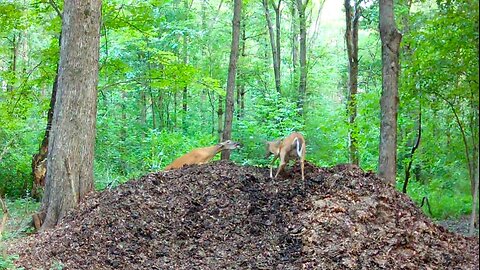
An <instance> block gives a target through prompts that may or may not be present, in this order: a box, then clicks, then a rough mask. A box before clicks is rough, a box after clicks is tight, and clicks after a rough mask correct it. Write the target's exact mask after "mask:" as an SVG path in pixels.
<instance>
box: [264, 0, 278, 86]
mask: <svg viewBox="0 0 480 270" xmlns="http://www.w3.org/2000/svg"><path fill="white" fill-rule="evenodd" d="M263 9H264V12H265V19H266V21H267V27H268V34H269V37H270V47H271V48H272V59H273V73H274V76H275V89H276V90H277V92H278V93H280V94H281V86H280V62H279V61H278V59H279V55H278V52H279V49H278V48H277V45H276V41H275V33H274V32H273V26H272V20H271V19H270V11H269V9H268V0H263ZM277 34H279V31H278V30H277ZM277 38H279V37H277Z"/></svg>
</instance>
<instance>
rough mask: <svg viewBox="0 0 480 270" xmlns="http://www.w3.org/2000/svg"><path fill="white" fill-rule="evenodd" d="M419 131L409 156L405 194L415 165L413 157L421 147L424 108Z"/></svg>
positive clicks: (419, 114) (420, 115)
mask: <svg viewBox="0 0 480 270" xmlns="http://www.w3.org/2000/svg"><path fill="white" fill-rule="evenodd" d="M417 130H418V131H417V140H416V141H415V144H414V145H413V146H412V149H411V151H410V155H409V156H408V158H409V159H410V160H409V161H408V164H407V167H406V168H405V181H403V188H402V192H403V193H407V187H408V181H409V180H410V169H411V168H412V163H413V155H414V154H415V151H416V150H417V149H418V146H420V140H421V138H422V106H420V108H419V112H418V129H417ZM417 181H418V180H417Z"/></svg>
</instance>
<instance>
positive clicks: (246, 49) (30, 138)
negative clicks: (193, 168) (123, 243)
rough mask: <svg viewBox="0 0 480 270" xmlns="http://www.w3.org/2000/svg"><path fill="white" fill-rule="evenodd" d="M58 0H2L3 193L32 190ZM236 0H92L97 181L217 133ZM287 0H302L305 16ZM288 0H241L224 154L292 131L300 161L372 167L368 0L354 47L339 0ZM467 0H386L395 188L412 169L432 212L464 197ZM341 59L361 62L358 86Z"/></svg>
mask: <svg viewBox="0 0 480 270" xmlns="http://www.w3.org/2000/svg"><path fill="white" fill-rule="evenodd" d="M61 2H62V1H57V2H55V1H52V0H49V1H46V0H45V1H31V0H21V1H8V0H2V1H0V23H1V27H0V55H1V57H0V83H1V84H0V195H1V196H2V197H3V196H5V197H6V198H7V199H9V200H18V201H22V200H27V201H28V200H30V199H28V198H31V197H32V189H33V175H32V158H33V155H35V154H37V153H38V152H39V149H40V150H41V144H42V140H43V139H44V136H45V128H46V126H47V118H48V117H47V116H48V113H49V107H50V102H51V97H52V89H53V84H54V81H55V75H56V71H57V64H58V60H59V38H60V32H61V10H62V8H63V7H62V3H61ZM232 2H233V1H224V0H205V1H195V0H182V1H164V0H163V1H162V0H145V1H133V0H105V1H103V5H102V24H101V39H100V65H99V70H100V72H99V74H100V75H99V85H98V112H97V134H96V144H95V162H94V166H95V167H94V173H95V186H96V188H97V189H105V188H108V187H114V186H117V185H118V184H120V183H123V182H125V181H127V180H129V179H132V178H135V177H138V176H141V175H144V174H146V173H148V172H153V171H159V170H162V169H163V168H164V167H165V166H166V165H167V164H169V163H170V162H171V161H172V160H173V159H174V158H176V157H178V156H180V155H181V154H183V153H185V152H187V151H189V150H190V149H192V148H195V147H201V146H206V145H211V144H215V143H216V142H218V141H219V140H220V139H221V137H222V132H223V121H224V113H225V101H226V99H225V98H226V97H225V93H226V92H225V88H226V83H227V73H228V64H229V54H230V50H231V37H232V33H231V31H232V13H233V12H232V11H233V3H232ZM296 2H300V4H302V5H303V7H304V15H305V16H304V17H303V18H305V20H304V27H303V26H302V25H303V24H302V20H301V19H300V18H302V16H299V14H298V11H299V10H298V9H297V8H296V7H297V6H298V5H297V4H298V3H296ZM296 2H294V1H293V0H277V1H251V0H250V1H243V8H242V15H241V25H240V29H241V31H240V49H239V50H240V51H239V59H238V66H237V77H236V87H235V96H234V119H233V128H232V138H233V139H234V140H237V141H240V142H242V144H243V148H242V149H240V150H239V151H235V152H233V153H232V155H231V159H232V160H233V161H235V162H236V163H238V164H241V165H258V166H265V165H266V164H268V163H269V160H266V159H265V158H264V156H265V145H264V142H265V141H266V140H272V139H276V138H280V137H282V136H284V135H287V134H288V133H289V132H291V131H301V132H302V133H303V134H304V135H305V137H306V140H307V160H308V161H309V162H312V163H315V164H317V165H320V166H332V165H336V164H340V163H349V162H355V161H358V164H359V165H360V167H361V168H362V169H364V170H374V171H375V170H377V167H378V151H379V129H380V102H379V101H380V95H381V91H382V63H381V43H380V35H379V28H378V25H379V22H378V17H379V16H378V13H379V10H378V2H377V1H350V3H351V4H352V6H351V8H352V10H353V11H351V12H352V13H351V16H352V17H351V18H353V19H354V20H353V21H351V24H350V25H354V21H355V19H356V20H357V22H358V25H357V26H358V29H359V30H358V55H357V57H356V58H355V57H354V58H351V57H350V58H349V56H348V46H347V44H348V43H346V42H345V39H346V35H345V31H346V28H347V27H346V25H347V23H346V20H345V18H346V17H345V12H346V9H345V6H344V3H343V1H336V0H318V1H306V3H305V1H303V2H302V1H300V0H298V1H296ZM347 2H348V1H347ZM478 9H479V8H478V1H474V0H456V1H455V0H453V1H442V0H438V1H429V0H422V1H414V0H398V1H395V13H396V14H395V16H396V23H397V27H398V29H399V31H400V32H401V33H402V34H403V38H402V42H401V47H400V65H401V71H400V74H399V76H400V77H399V112H398V142H397V155H398V156H397V160H398V163H397V181H396V183H397V187H398V188H399V189H403V188H404V184H405V182H406V181H409V182H408V186H406V189H405V191H406V192H407V194H409V196H411V198H412V199H413V200H414V201H415V202H418V203H419V204H420V202H421V201H422V198H424V197H425V196H426V197H428V199H429V201H430V205H431V212H428V211H427V210H426V208H425V211H426V212H427V213H428V214H429V215H431V216H433V217H435V218H439V219H440V218H447V217H451V216H459V215H464V214H468V213H470V212H471V207H472V192H471V191H472V182H473V179H474V174H475V172H476V168H478V139H479V138H478V136H479V135H478V110H479V94H478V76H479V67H478V60H479V55H478V53H479V48H478V44H479V43H478V38H479V28H478V27H479V21H478V17H479V15H478V14H479V10H478ZM357 12H358V13H357ZM302 29H303V30H302ZM302 31H303V33H304V35H305V37H306V39H304V44H305V50H304V51H302V50H301V42H302V38H301V36H302ZM302 56H303V57H304V58H302ZM302 59H304V62H303V63H302ZM349 61H353V62H355V61H356V62H357V64H358V70H357V72H358V83H357V84H356V85H357V86H358V89H357V93H356V95H355V99H354V100H353V102H352V99H351V91H349V89H351V88H349V79H348V78H349V72H352V70H351V69H349ZM350 66H351V64H350ZM352 104H353V105H354V106H353V107H352ZM352 108H355V117H354V118H353V119H354V121H352ZM352 142H353V143H352ZM352 145H354V146H355V147H353V148H352V147H351V146H352ZM406 179H407V180H406Z"/></svg>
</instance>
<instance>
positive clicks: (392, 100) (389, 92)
mask: <svg viewBox="0 0 480 270" xmlns="http://www.w3.org/2000/svg"><path fill="white" fill-rule="evenodd" d="M380 38H381V41H382V96H381V98H380V109H381V123H380V145H379V158H378V174H379V176H380V177H382V178H384V179H385V181H386V182H387V183H390V184H392V185H395V177H396V173H397V112H398V103H399V100H398V74H399V71H400V65H399V48H400V41H401V39H402V35H401V34H400V32H398V30H397V28H396V26H395V18H394V12H393V0H380Z"/></svg>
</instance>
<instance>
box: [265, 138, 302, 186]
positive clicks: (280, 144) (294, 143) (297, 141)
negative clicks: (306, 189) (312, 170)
mask: <svg viewBox="0 0 480 270" xmlns="http://www.w3.org/2000/svg"><path fill="white" fill-rule="evenodd" d="M271 154H273V155H274V156H275V157H274V158H273V160H272V162H271V163H270V177H272V178H273V174H272V166H273V163H274V162H275V161H276V160H277V158H280V165H279V166H278V170H277V173H276V174H275V178H277V176H278V174H279V173H280V171H281V170H282V169H283V168H284V167H285V165H286V164H287V162H288V161H289V160H290V159H293V158H298V159H300V166H301V170H302V180H305V174H304V167H305V165H304V162H305V138H304V137H303V135H302V134H300V133H298V132H293V133H292V134H290V135H289V136H288V137H286V138H285V139H283V140H276V141H273V142H267V157H269V156H270V155H271Z"/></svg>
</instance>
